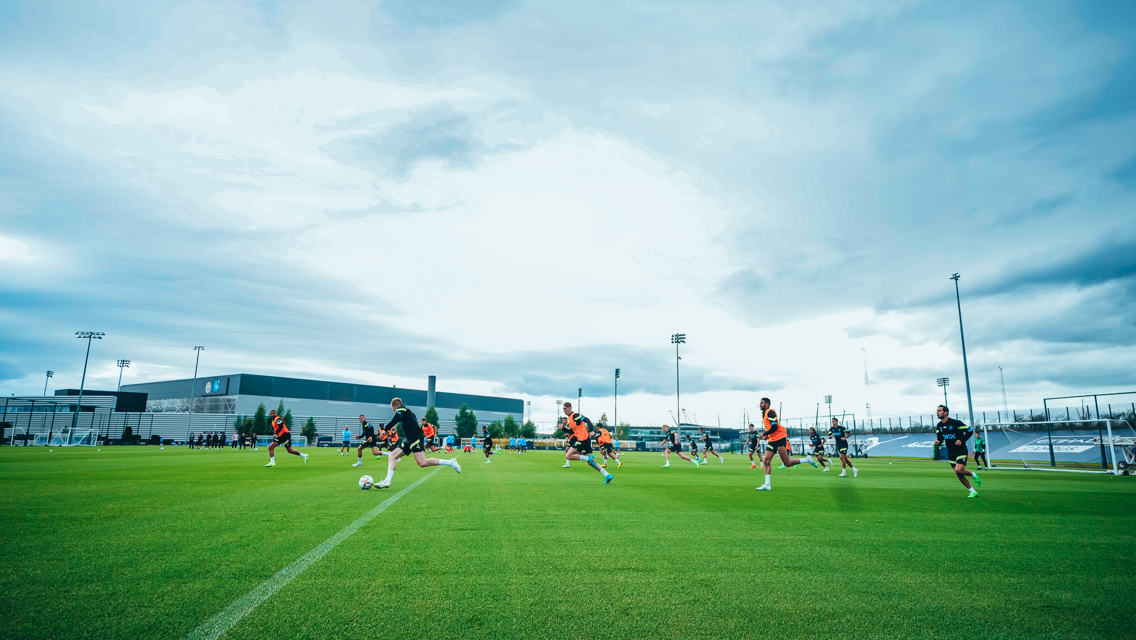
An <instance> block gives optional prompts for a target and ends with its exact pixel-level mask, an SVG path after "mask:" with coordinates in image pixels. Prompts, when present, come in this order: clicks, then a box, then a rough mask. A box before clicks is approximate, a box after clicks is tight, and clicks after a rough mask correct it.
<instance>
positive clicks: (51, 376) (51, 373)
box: [43, 371, 55, 397]
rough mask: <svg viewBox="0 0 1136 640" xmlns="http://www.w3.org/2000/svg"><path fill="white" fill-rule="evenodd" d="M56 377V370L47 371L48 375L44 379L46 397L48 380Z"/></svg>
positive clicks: (45, 394)
mask: <svg viewBox="0 0 1136 640" xmlns="http://www.w3.org/2000/svg"><path fill="white" fill-rule="evenodd" d="M54 377H55V372H54V371H48V372H47V377H46V378H44V380H43V395H44V396H45V397H46V396H47V381H48V380H51V379H52V378H54Z"/></svg>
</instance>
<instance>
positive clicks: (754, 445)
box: [746, 440, 757, 453]
mask: <svg viewBox="0 0 1136 640" xmlns="http://www.w3.org/2000/svg"><path fill="white" fill-rule="evenodd" d="M746 448H747V449H749V452H750V453H753V452H755V451H757V440H750V441H748V442H746Z"/></svg>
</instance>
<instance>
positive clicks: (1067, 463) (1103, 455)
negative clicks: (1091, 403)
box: [972, 418, 1136, 475]
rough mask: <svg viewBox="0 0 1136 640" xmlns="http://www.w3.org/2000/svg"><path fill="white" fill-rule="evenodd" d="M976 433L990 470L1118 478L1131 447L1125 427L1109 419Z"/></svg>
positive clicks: (990, 426) (1003, 425)
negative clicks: (1054, 472) (1072, 472)
mask: <svg viewBox="0 0 1136 640" xmlns="http://www.w3.org/2000/svg"><path fill="white" fill-rule="evenodd" d="M976 431H977V433H978V434H979V435H981V436H983V438H984V440H985V441H986V456H987V458H988V460H989V461H990V463H989V466H990V467H991V468H994V469H1028V470H1047V471H1078V472H1089V473H1092V472H1096V473H1112V474H1117V475H1119V474H1120V472H1121V471H1122V470H1123V469H1126V468H1127V467H1128V462H1127V460H1128V458H1129V457H1130V455H1129V452H1128V449H1131V447H1132V444H1131V442H1132V441H1136V432H1133V430H1132V427H1131V426H1130V425H1128V424H1127V423H1123V422H1122V423H1121V424H1117V421H1115V420H1110V419H1091V418H1086V419H1083V420H1046V421H1037V422H987V423H980V424H979V425H978V426H977V429H976ZM1125 447H1128V449H1126V448H1125ZM972 448H973V447H972ZM1019 463H1020V464H1019ZM1122 464H1123V466H1122Z"/></svg>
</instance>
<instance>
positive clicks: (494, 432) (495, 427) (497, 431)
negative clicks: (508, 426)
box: [489, 420, 505, 438]
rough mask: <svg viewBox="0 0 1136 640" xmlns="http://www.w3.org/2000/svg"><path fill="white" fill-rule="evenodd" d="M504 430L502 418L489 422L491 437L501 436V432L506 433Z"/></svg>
mask: <svg viewBox="0 0 1136 640" xmlns="http://www.w3.org/2000/svg"><path fill="white" fill-rule="evenodd" d="M504 432H505V429H504V428H503V427H502V425H501V421H500V420H494V421H493V422H490V423H489V437H490V438H500V437H501V434H502V433H504Z"/></svg>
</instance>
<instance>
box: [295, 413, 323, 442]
mask: <svg viewBox="0 0 1136 640" xmlns="http://www.w3.org/2000/svg"><path fill="white" fill-rule="evenodd" d="M317 431H318V430H317V429H316V421H315V419H314V418H308V421H307V422H305V423H304V428H303V429H301V430H300V435H303V436H304V437H305V438H307V439H308V443H309V444H311V445H312V446H315V445H316V444H318V443H319V437H318V436H319V434H318V433H317Z"/></svg>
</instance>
